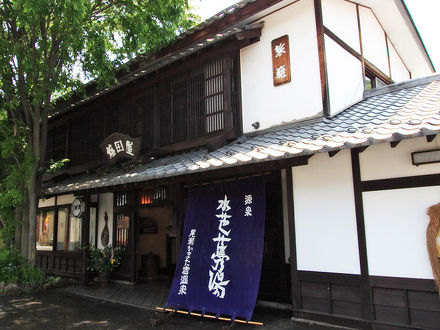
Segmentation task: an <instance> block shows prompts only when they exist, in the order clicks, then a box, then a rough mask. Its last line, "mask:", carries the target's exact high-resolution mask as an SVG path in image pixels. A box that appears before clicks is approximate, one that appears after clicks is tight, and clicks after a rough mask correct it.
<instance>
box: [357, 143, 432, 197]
mask: <svg viewBox="0 0 440 330" xmlns="http://www.w3.org/2000/svg"><path fill="white" fill-rule="evenodd" d="M438 148H440V138H439V137H438V136H437V137H436V138H435V139H434V140H433V141H432V142H430V143H427V142H426V138H425V137H420V138H416V139H408V140H403V141H401V142H400V143H399V144H398V145H397V147H395V148H391V146H390V144H389V143H381V144H376V145H373V146H369V147H368V148H367V149H366V150H365V151H364V152H362V153H361V154H360V155H359V160H360V166H361V179H362V180H363V181H366V180H379V179H390V178H398V177H406V176H416V175H427V174H438V173H440V163H434V164H426V165H420V166H415V165H413V164H412V161H411V153H412V152H415V151H424V150H431V149H438ZM439 202H440V200H439Z"/></svg>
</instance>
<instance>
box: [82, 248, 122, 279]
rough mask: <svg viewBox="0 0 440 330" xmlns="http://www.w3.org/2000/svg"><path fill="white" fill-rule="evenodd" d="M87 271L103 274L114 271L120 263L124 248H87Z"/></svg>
mask: <svg viewBox="0 0 440 330" xmlns="http://www.w3.org/2000/svg"><path fill="white" fill-rule="evenodd" d="M88 250H89V265H88V267H87V268H88V270H91V271H94V272H98V273H103V272H112V271H114V270H115V269H116V268H117V267H118V266H119V265H120V263H121V260H122V254H123V252H124V248H123V247H122V246H112V245H111V244H110V245H107V246H106V247H104V248H103V249H98V248H96V247H94V246H88Z"/></svg>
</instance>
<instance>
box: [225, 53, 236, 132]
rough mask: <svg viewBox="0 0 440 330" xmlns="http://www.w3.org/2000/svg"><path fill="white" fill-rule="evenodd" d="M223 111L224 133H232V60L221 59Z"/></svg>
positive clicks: (227, 58) (228, 58) (229, 58)
mask: <svg viewBox="0 0 440 330" xmlns="http://www.w3.org/2000/svg"><path fill="white" fill-rule="evenodd" d="M223 109H224V111H225V112H224V116H225V118H224V125H225V127H224V130H225V133H229V132H233V131H234V114H233V112H232V58H231V57H230V56H227V57H225V58H223Z"/></svg>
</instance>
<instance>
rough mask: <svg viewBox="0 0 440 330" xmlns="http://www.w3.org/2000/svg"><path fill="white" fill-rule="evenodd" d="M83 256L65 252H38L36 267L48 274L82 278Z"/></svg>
mask: <svg viewBox="0 0 440 330" xmlns="http://www.w3.org/2000/svg"><path fill="white" fill-rule="evenodd" d="M82 264H83V259H82V254H81V253H77V252H64V251H37V252H36V256H35V265H36V266H37V267H39V268H41V270H42V271H43V272H44V273H46V274H51V275H59V276H66V277H74V278H80V277H81V271H82Z"/></svg>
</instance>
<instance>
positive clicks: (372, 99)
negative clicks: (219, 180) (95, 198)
mask: <svg viewBox="0 0 440 330" xmlns="http://www.w3.org/2000/svg"><path fill="white" fill-rule="evenodd" d="M439 132H440V75H436V76H430V77H427V78H422V79H417V80H410V81H408V82H405V83H400V84H394V85H390V86H386V87H383V88H379V89H377V90H374V91H371V92H368V93H366V95H365V98H364V99H363V100H362V101H360V102H358V103H357V104H355V105H353V106H351V107H349V108H347V109H346V110H344V111H342V112H341V113H339V114H337V115H335V116H334V117H332V118H319V119H313V120H308V121H303V122H297V123H292V124H289V125H285V126H280V127H278V128H275V129H270V130H266V131H261V132H259V133H257V134H249V135H246V136H242V137H240V138H238V139H237V140H236V141H234V142H232V143H230V144H228V145H226V146H223V147H221V148H219V149H217V150H214V151H211V152H210V151H208V150H206V149H200V150H193V151H188V152H186V153H183V154H178V155H172V156H168V157H165V158H161V159H158V160H155V161H153V162H152V163H149V164H147V165H143V166H141V167H138V168H135V169H133V170H131V171H128V172H122V171H121V172H115V173H112V174H108V175H103V176H98V175H94V176H84V177H76V178H71V179H69V180H68V181H64V182H60V183H56V184H53V185H51V186H49V187H46V188H45V189H44V191H45V193H46V194H57V193H67V192H72V191H78V190H87V189H95V188H103V187H110V186H114V185H120V184H130V183H135V182H143V181H149V180H154V179H162V178H169V177H174V176H179V175H188V174H194V173H199V172H203V171H210V170H216V169H221V168H228V167H235V166H240V165H245V164H251V163H261V162H266V161H270V160H281V159H287V158H294V157H298V156H304V155H310V154H314V153H319V152H329V151H338V150H342V149H350V148H355V147H361V146H368V145H372V144H377V143H383V142H392V141H400V140H403V139H407V138H414V137H420V136H426V135H433V134H438V133H439Z"/></svg>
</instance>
